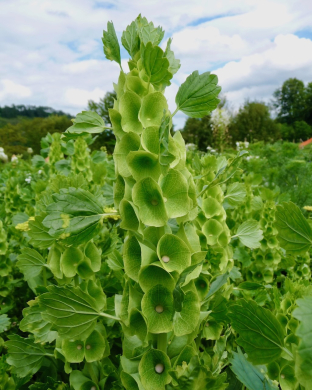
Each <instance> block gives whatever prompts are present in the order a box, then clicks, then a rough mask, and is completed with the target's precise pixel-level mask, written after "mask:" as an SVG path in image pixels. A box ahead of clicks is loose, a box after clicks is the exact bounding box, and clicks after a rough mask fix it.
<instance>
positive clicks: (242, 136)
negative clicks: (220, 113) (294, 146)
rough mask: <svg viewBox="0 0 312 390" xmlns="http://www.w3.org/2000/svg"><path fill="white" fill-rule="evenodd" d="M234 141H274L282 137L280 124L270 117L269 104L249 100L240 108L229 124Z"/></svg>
mask: <svg viewBox="0 0 312 390" xmlns="http://www.w3.org/2000/svg"><path fill="white" fill-rule="evenodd" d="M229 134H230V135H231V139H232V143H236V142H239V141H244V140H246V141H248V142H253V141H256V140H258V141H265V142H272V141H275V140H277V139H279V138H280V131H279V126H278V124H277V123H276V122H274V120H273V119H272V118H271V117H270V111H269V108H268V106H267V105H265V104H264V103H259V102H247V103H246V104H245V105H244V106H243V107H242V108H240V110H239V112H238V113H237V115H236V116H235V117H234V118H233V120H232V122H231V124H230V126H229Z"/></svg>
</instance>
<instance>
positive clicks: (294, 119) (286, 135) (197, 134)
mask: <svg viewBox="0 0 312 390" xmlns="http://www.w3.org/2000/svg"><path fill="white" fill-rule="evenodd" d="M224 103H225V102H224V101H223V102H222V103H221V107H222V106H224ZM182 135H183V137H184V139H185V141H186V142H187V143H193V144H195V145H197V146H198V149H199V150H203V151H205V150H206V149H207V146H215V145H216V135H215V131H214V127H213V124H212V121H211V116H210V115H209V116H206V117H204V118H201V119H196V118H188V119H187V120H186V123H185V126H184V128H183V129H182ZM311 137H312V82H310V83H308V85H307V86H305V85H304V83H303V82H302V81H301V80H298V79H296V78H290V79H288V80H286V81H285V82H284V83H283V85H282V86H281V88H279V89H277V90H276V91H275V92H274V94H273V97H272V101H271V103H270V104H265V103H263V102H257V101H247V102H246V103H245V104H244V105H243V107H241V108H240V109H239V111H238V112H237V113H236V114H234V115H233V114H232V115H231V120H230V123H229V125H228V126H227V129H226V142H227V144H228V145H232V146H234V145H235V143H236V142H240V141H244V140H246V141H248V142H254V141H265V142H274V141H276V140H279V139H283V140H287V141H291V142H301V141H304V140H307V139H309V138H311Z"/></svg>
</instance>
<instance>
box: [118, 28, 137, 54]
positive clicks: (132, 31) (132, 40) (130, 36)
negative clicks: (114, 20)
mask: <svg viewBox="0 0 312 390" xmlns="http://www.w3.org/2000/svg"><path fill="white" fill-rule="evenodd" d="M121 43H122V44H123V46H124V48H125V49H126V50H127V52H128V53H129V54H130V56H131V57H134V55H135V54H136V53H137V52H138V51H139V50H140V39H139V34H138V30H137V24H136V22H135V21H133V22H132V23H131V24H130V25H129V26H127V28H126V30H125V31H124V32H123V33H122V36H121Z"/></svg>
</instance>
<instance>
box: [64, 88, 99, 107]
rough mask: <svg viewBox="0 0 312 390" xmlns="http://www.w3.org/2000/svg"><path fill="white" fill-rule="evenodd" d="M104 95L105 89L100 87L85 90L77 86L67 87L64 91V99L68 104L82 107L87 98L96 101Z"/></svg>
mask: <svg viewBox="0 0 312 390" xmlns="http://www.w3.org/2000/svg"><path fill="white" fill-rule="evenodd" d="M104 95H105V91H104V90H103V89H100V88H95V89H94V90H93V91H87V90H85V89H79V88H69V89H67V90H66V91H65V99H66V100H67V102H68V105H70V106H76V107H83V106H86V102H88V100H91V99H92V100H95V101H98V100H100V98H102V97H103V96H104Z"/></svg>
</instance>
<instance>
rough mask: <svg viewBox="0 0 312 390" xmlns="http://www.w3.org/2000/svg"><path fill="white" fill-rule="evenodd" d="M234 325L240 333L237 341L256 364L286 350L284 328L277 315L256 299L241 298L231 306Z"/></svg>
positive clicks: (265, 362)
mask: <svg viewBox="0 0 312 390" xmlns="http://www.w3.org/2000/svg"><path fill="white" fill-rule="evenodd" d="M229 317H230V318H231V320H232V326H233V328H234V329H235V331H236V332H238V334H239V338H238V340H237V343H238V344H239V345H241V346H242V347H243V348H244V349H245V351H246V353H247V354H248V360H250V361H251V362H252V363H254V364H267V363H270V362H273V361H274V360H275V359H277V358H278V357H279V356H280V355H281V353H282V351H283V350H284V337H285V335H284V330H283V328H282V326H281V324H280V322H279V321H278V320H277V319H276V317H275V316H274V315H273V314H272V313H271V312H270V311H269V310H267V309H264V308H263V307H261V306H258V305H257V303H256V302H254V301H245V300H244V299H240V300H238V301H236V303H235V304H234V305H232V306H231V307H230V314H229Z"/></svg>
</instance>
